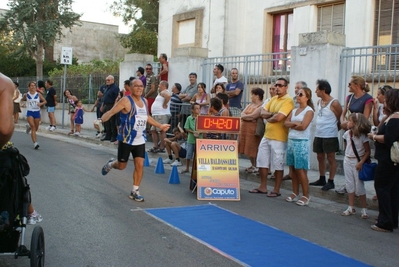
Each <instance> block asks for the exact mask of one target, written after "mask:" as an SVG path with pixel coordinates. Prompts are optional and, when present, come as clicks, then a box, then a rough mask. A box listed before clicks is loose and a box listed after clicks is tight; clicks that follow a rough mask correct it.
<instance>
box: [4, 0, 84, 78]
mask: <svg viewBox="0 0 399 267" xmlns="http://www.w3.org/2000/svg"><path fill="white" fill-rule="evenodd" d="M72 2H73V0H30V1H26V0H9V2H8V4H7V5H8V7H9V8H10V9H9V10H8V11H7V12H6V13H5V15H4V17H3V18H2V19H1V20H0V31H2V32H3V33H4V34H6V35H7V34H8V35H12V41H11V42H10V44H9V45H12V43H13V44H19V45H18V48H19V49H18V50H17V51H16V52H15V55H16V56H21V55H24V54H26V53H27V54H28V55H29V56H30V57H32V58H34V60H35V62H36V76H37V78H38V79H41V78H42V77H43V62H44V51H45V48H46V47H51V46H52V45H53V44H54V42H55V41H57V40H59V39H60V38H61V36H62V30H63V28H69V29H71V28H72V26H74V25H79V22H78V20H79V18H80V14H77V13H74V12H73V11H72Z"/></svg>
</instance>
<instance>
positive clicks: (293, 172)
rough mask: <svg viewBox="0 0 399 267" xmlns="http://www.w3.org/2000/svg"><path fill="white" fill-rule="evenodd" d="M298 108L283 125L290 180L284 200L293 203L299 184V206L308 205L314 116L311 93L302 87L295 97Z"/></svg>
mask: <svg viewBox="0 0 399 267" xmlns="http://www.w3.org/2000/svg"><path fill="white" fill-rule="evenodd" d="M296 96H297V97H296V101H297V103H298V104H299V108H295V109H294V110H293V111H292V112H291V114H290V115H289V116H288V118H287V120H286V121H285V123H284V126H285V127H288V128H289V133H288V144H287V165H288V166H289V168H290V176H291V178H292V193H291V195H290V196H289V197H287V198H286V199H285V200H286V201H288V202H293V201H295V199H296V198H297V196H298V195H299V182H300V183H301V186H302V193H303V195H302V197H301V198H300V199H299V200H298V201H297V202H296V204H298V205H300V206H305V205H308V204H309V200H310V196H309V181H308V176H307V170H308V169H309V162H310V159H309V154H310V153H309V152H310V141H309V140H310V129H311V126H310V125H311V122H312V120H313V115H314V106H313V102H312V91H311V90H310V89H309V88H307V87H303V88H302V89H300V90H299V91H298V94H297V95H296Z"/></svg>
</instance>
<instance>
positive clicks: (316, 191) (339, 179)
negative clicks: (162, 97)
mask: <svg viewBox="0 0 399 267" xmlns="http://www.w3.org/2000/svg"><path fill="white" fill-rule="evenodd" d="M25 124H26V121H25V120H20V121H19V122H18V123H17V124H16V125H15V129H16V130H18V131H25V129H26V128H25ZM47 126H48V124H45V123H43V124H41V125H40V127H39V130H38V132H39V133H41V132H43V133H50V134H54V135H65V136H68V132H69V131H70V129H69V126H66V127H65V128H62V127H57V130H56V131H55V132H50V131H48V130H46V127H47ZM96 134H97V132H96V130H95V129H94V128H93V129H82V132H81V136H80V137H76V136H72V135H70V136H69V137H70V138H74V139H80V140H84V141H85V142H88V143H93V144H98V145H102V146H106V147H109V148H115V149H116V147H117V146H116V145H115V144H113V143H111V142H109V141H100V138H96ZM152 147H153V144H152V142H147V143H146V150H148V149H150V148H152ZM148 157H149V160H150V163H151V165H152V166H156V164H157V161H158V158H159V157H162V158H163V159H166V157H167V154H166V153H157V154H153V153H148ZM183 165H184V162H183ZM249 166H251V164H250V161H249V160H248V159H246V158H242V157H240V158H239V167H240V179H241V180H242V181H243V182H244V181H248V182H253V184H254V186H255V187H256V186H257V183H259V181H260V178H259V176H258V175H256V174H249V173H247V172H245V168H247V167H249ZM165 169H171V167H170V166H169V165H168V164H165ZM284 173H285V174H287V173H288V167H286V168H285V171H284ZM181 175H185V174H181ZM326 176H327V177H328V173H327V175H326ZM308 177H309V181H310V182H312V181H315V180H317V179H318V178H319V172H318V171H317V170H309V171H308ZM334 182H335V189H337V188H340V187H341V186H343V185H344V184H345V177H344V176H343V175H336V176H335V179H334ZM273 186H274V180H273V179H270V176H269V177H268V187H269V188H268V189H269V191H270V190H271V189H272V188H273ZM365 186H366V193H367V194H366V195H367V202H368V205H369V206H368V208H369V209H373V210H378V201H374V200H372V197H373V196H374V195H375V191H374V182H373V181H370V182H365ZM281 189H283V190H287V196H288V194H289V192H290V191H291V190H292V186H291V181H290V180H286V181H283V183H282V185H281ZM309 189H310V195H311V196H312V197H313V196H314V197H319V198H323V199H327V200H331V201H335V202H338V203H344V204H347V203H348V197H347V194H345V195H339V194H337V193H336V192H335V191H334V190H329V191H327V192H325V191H322V190H321V189H320V187H315V186H310V188H309ZM282 193H283V194H282V197H284V198H285V195H284V192H282ZM355 205H356V206H359V207H360V203H359V201H358V200H356V202H355Z"/></svg>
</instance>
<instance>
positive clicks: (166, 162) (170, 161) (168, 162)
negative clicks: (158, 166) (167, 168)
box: [163, 158, 173, 164]
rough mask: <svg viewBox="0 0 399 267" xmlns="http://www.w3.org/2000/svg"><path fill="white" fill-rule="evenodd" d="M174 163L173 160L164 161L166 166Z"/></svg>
mask: <svg viewBox="0 0 399 267" xmlns="http://www.w3.org/2000/svg"><path fill="white" fill-rule="evenodd" d="M172 162H173V160H171V159H169V158H168V159H165V160H164V161H163V163H164V164H171V163H172Z"/></svg>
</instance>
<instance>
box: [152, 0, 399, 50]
mask: <svg viewBox="0 0 399 267" xmlns="http://www.w3.org/2000/svg"><path fill="white" fill-rule="evenodd" d="M159 2H160V5H159V39H158V49H159V53H167V54H168V55H171V56H172V57H173V55H174V50H175V49H176V48H182V47H197V48H204V49H206V50H207V51H208V57H221V56H231V55H250V54H261V53H273V52H280V51H290V49H291V47H292V46H298V45H299V37H298V36H299V34H301V33H311V32H317V31H321V30H327V31H335V32H338V33H342V34H344V35H345V36H346V43H345V46H346V47H363V46H372V45H389V44H395V43H398V31H399V29H398V20H397V16H398V15H399V1H398V0H346V1H342V0H308V1H304V0H267V1H265V0H251V1H242V0H218V1H211V0H203V1H195V0H160V1H159Z"/></svg>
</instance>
